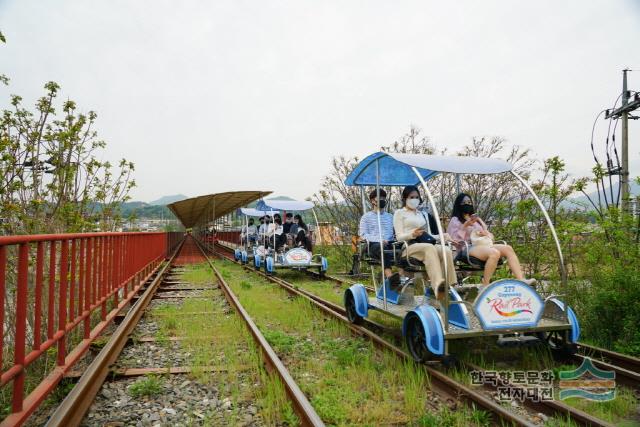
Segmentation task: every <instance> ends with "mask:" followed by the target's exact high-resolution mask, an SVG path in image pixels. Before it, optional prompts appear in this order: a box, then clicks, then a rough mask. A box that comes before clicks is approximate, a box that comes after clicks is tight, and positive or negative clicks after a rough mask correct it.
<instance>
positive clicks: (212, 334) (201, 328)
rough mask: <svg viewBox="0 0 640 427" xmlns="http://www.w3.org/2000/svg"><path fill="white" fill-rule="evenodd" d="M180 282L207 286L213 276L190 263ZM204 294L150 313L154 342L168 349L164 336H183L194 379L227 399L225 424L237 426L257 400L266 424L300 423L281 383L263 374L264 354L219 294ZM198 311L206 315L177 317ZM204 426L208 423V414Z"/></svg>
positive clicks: (214, 292)
mask: <svg viewBox="0 0 640 427" xmlns="http://www.w3.org/2000/svg"><path fill="white" fill-rule="evenodd" d="M181 280H182V281H184V282H188V283H191V284H196V285H202V284H208V283H209V284H210V283H213V281H214V275H213V271H212V270H211V269H210V268H209V266H208V265H206V264H198V265H188V266H185V272H183V273H181ZM204 294H205V296H207V297H209V298H208V299H188V298H186V299H184V302H183V303H182V304H181V305H179V306H178V305H173V304H163V305H160V306H158V307H157V308H155V309H154V310H152V316H154V318H155V320H156V322H157V323H158V325H159V327H160V330H159V332H158V334H157V338H158V339H163V338H164V340H163V342H164V343H165V345H166V346H167V348H170V341H168V339H167V338H169V337H172V336H180V337H183V340H181V341H180V346H181V348H182V349H184V350H185V351H187V352H188V353H190V355H191V362H190V363H191V367H192V369H193V373H192V376H193V377H194V378H195V379H196V380H198V381H199V382H202V383H205V384H212V385H215V386H216V387H217V388H218V390H219V391H220V396H219V398H220V399H223V398H224V397H229V398H230V399H231V401H232V403H233V406H232V413H231V416H230V417H229V418H228V419H226V420H225V421H226V422H228V423H229V425H234V424H237V423H239V422H240V420H239V418H238V417H239V416H240V414H239V411H238V409H239V407H240V406H242V405H243V404H252V403H254V402H256V401H257V403H258V405H257V406H258V407H259V408H260V409H259V414H260V417H261V418H262V421H263V422H264V423H265V424H266V425H298V419H297V417H296V415H295V414H294V412H293V409H292V407H291V404H290V402H289V400H288V399H287V397H286V394H285V391H284V387H283V386H282V384H281V382H280V380H279V379H278V378H277V377H275V376H272V375H271V374H269V373H267V372H266V371H265V370H264V368H263V366H264V364H263V361H262V354H261V353H260V352H259V351H258V349H257V348H256V346H255V344H254V342H253V340H252V338H251V335H250V334H249V332H248V331H247V329H246V328H245V327H243V326H241V320H240V319H239V318H238V316H237V315H236V314H235V313H234V312H233V311H232V309H231V308H230V307H229V306H228V305H227V303H226V302H225V300H224V297H223V296H222V294H221V292H220V291H219V290H207V291H205V293H204ZM200 312H206V313H207V314H205V315H191V316H185V315H181V313H200ZM209 366H214V367H218V368H222V369H221V370H219V371H218V372H215V373H211V372H206V371H205V370H204V368H205V367H209ZM243 383H244V384H243ZM205 424H211V418H210V417H209V416H208V417H207V418H206V419H205Z"/></svg>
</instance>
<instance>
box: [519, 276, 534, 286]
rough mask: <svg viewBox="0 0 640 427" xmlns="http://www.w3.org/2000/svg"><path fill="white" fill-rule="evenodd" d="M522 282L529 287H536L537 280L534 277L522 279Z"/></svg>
mask: <svg viewBox="0 0 640 427" xmlns="http://www.w3.org/2000/svg"><path fill="white" fill-rule="evenodd" d="M521 282H524V283H526V284H527V285H529V286H534V285H535V284H536V282H537V280H536V279H535V278H533V277H532V278H531V279H522V280H521Z"/></svg>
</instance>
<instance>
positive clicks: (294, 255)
mask: <svg viewBox="0 0 640 427" xmlns="http://www.w3.org/2000/svg"><path fill="white" fill-rule="evenodd" d="M304 211H311V213H312V215H313V217H314V220H315V223H316V230H318V235H317V237H318V241H319V243H321V237H320V232H319V231H320V228H319V224H318V218H317V216H316V214H315V211H314V204H313V203H312V202H307V201H297V200H260V201H259V202H258V203H257V205H256V208H255V210H254V211H253V212H250V213H254V214H255V213H264V214H267V215H271V214H273V215H275V213H280V212H284V213H285V215H286V213H294V212H298V213H299V212H304ZM273 215H271V216H273ZM270 225H273V227H271V228H270V229H269V231H268V232H267V233H268V234H264V233H263V234H259V236H258V239H257V242H256V244H254V246H253V247H252V248H251V251H247V250H236V252H235V257H236V259H237V260H240V261H242V262H244V263H247V262H249V260H251V259H253V264H254V266H255V267H256V268H257V269H260V268H264V270H265V272H266V273H267V274H275V273H276V271H277V270H285V269H289V270H317V271H318V274H320V275H321V276H322V275H324V274H325V273H326V271H327V269H328V268H329V262H328V260H327V258H326V257H324V256H323V255H322V254H317V253H315V254H314V253H313V252H312V251H311V250H310V249H311V240H312V236H311V232H310V230H309V229H308V228H307V227H306V226H304V224H300V225H298V224H291V227H292V228H291V230H295V231H294V232H290V233H285V232H284V230H283V228H284V224H282V225H276V224H273V223H272V224H270ZM250 253H251V254H252V255H250Z"/></svg>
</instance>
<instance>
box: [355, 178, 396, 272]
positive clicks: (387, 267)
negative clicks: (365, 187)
mask: <svg viewBox="0 0 640 427" xmlns="http://www.w3.org/2000/svg"><path fill="white" fill-rule="evenodd" d="M379 191H380V199H379V200H378V192H377V191H376V190H373V191H372V192H371V193H369V202H370V203H371V209H372V210H370V211H369V212H367V213H365V214H364V215H362V218H360V228H359V232H358V235H359V236H360V239H363V240H366V241H367V242H368V244H369V256H371V257H372V258H376V259H379V260H380V259H382V260H383V261H384V276H385V277H386V280H387V281H389V285H398V284H399V283H400V276H399V275H398V273H395V274H394V273H393V271H392V270H391V264H392V262H393V259H392V258H393V256H392V255H391V254H389V253H385V252H384V251H383V249H382V248H384V249H386V250H391V249H393V248H392V246H391V242H393V241H394V240H395V239H394V235H393V215H391V214H390V213H389V212H385V211H383V209H384V207H385V206H386V205H387V192H386V191H384V190H383V189H380V190H379ZM378 212H379V213H380V227H378ZM381 238H382V241H381Z"/></svg>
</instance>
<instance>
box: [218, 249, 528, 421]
mask: <svg viewBox="0 0 640 427" xmlns="http://www.w3.org/2000/svg"><path fill="white" fill-rule="evenodd" d="M218 254H220V252H218ZM223 256H224V257H225V258H226V259H228V260H230V261H232V262H236V261H235V260H234V259H233V258H232V257H231V256H229V255H226V254H225V255H223ZM245 268H246V269H247V270H248V271H252V272H254V273H256V274H258V275H260V276H261V277H264V278H266V279H267V280H269V281H272V282H273V283H276V284H278V285H279V286H281V287H282V288H283V289H285V290H286V291H287V292H289V293H290V294H292V295H295V296H298V297H301V298H305V299H307V300H308V301H309V302H311V303H312V304H313V305H314V306H315V307H316V308H318V309H319V310H320V311H321V312H323V313H325V314H326V315H328V316H331V317H333V318H336V319H338V320H340V321H342V322H343V323H345V324H346V326H347V327H348V328H349V329H350V330H351V331H352V333H354V334H355V335H358V336H361V337H363V338H365V339H367V340H369V341H371V342H372V343H373V344H374V345H375V346H376V347H378V348H380V349H382V350H386V351H390V352H391V353H393V354H395V355H396V356H397V357H399V358H401V359H402V360H403V361H406V362H409V361H413V358H412V357H411V356H410V355H409V354H408V353H406V352H405V351H403V350H402V349H401V348H399V347H397V346H395V345H393V344H391V343H390V342H388V341H387V340H385V339H383V338H381V337H380V336H378V335H377V334H375V333H374V332H372V331H370V330H369V329H367V328H365V327H363V326H359V325H355V324H353V323H351V322H350V321H349V319H347V317H346V312H345V310H344V309H343V308H342V307H339V306H336V305H335V304H333V303H331V302H329V301H325V300H322V299H321V298H319V297H317V296H310V295H309V293H308V292H306V291H303V290H301V289H299V288H296V287H295V286H293V285H291V284H290V283H288V282H286V281H285V280H283V279H280V278H276V277H273V276H269V275H267V274H265V273H263V272H261V271H258V270H255V269H253V268H251V267H249V266H245ZM320 301H322V302H320ZM332 307H339V309H335V310H334V309H333V308H332ZM421 366H422V367H423V369H424V370H425V371H426V372H427V374H428V375H429V378H430V381H431V387H432V389H434V390H435V391H437V392H439V393H440V394H441V395H442V394H445V395H447V396H449V397H452V398H454V399H456V400H460V401H462V402H463V403H464V404H466V405H467V406H469V407H471V408H473V407H474V406H475V407H477V406H479V407H481V408H483V409H485V410H487V411H489V412H491V413H492V414H494V415H496V416H497V417H498V419H497V420H494V424H496V425H501V423H500V420H502V421H506V422H509V423H512V424H515V425H518V426H526V427H532V426H534V424H533V423H531V422H530V421H529V420H526V419H523V418H521V417H519V416H517V415H516V414H514V413H512V412H510V411H508V410H506V409H505V408H503V407H502V406H500V405H499V404H497V403H496V402H494V401H492V400H491V399H489V398H488V397H486V396H484V395H482V394H480V393H477V392H476V391H474V390H472V389H471V388H470V387H468V386H466V385H464V384H462V383H459V382H457V381H455V380H453V379H452V378H450V377H448V376H447V375H446V374H444V373H443V372H441V371H439V370H437V369H435V368H433V367H431V366H429V365H421Z"/></svg>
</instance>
